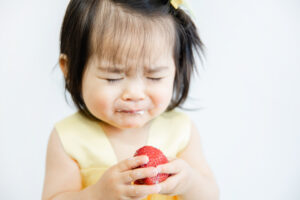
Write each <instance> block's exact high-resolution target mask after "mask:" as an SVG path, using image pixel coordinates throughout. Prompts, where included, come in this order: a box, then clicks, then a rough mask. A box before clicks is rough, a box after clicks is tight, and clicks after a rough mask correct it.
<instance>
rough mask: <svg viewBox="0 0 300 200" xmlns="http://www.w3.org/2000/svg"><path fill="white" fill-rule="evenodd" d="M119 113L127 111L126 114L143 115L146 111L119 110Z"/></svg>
mask: <svg viewBox="0 0 300 200" xmlns="http://www.w3.org/2000/svg"><path fill="white" fill-rule="evenodd" d="M117 112H119V113H125V114H136V115H142V114H144V113H145V111H144V110H117Z"/></svg>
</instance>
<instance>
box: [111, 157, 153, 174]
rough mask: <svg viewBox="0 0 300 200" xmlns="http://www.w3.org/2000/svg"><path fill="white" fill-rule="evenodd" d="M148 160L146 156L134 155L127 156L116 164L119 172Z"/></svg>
mask: <svg viewBox="0 0 300 200" xmlns="http://www.w3.org/2000/svg"><path fill="white" fill-rule="evenodd" d="M148 162H149V158H148V156H136V157H132V158H128V159H126V160H123V161H121V162H120V163H119V164H118V165H117V167H118V169H119V171H120V172H123V171H127V170H130V169H134V168H137V167H139V166H141V165H143V164H146V163H148Z"/></svg>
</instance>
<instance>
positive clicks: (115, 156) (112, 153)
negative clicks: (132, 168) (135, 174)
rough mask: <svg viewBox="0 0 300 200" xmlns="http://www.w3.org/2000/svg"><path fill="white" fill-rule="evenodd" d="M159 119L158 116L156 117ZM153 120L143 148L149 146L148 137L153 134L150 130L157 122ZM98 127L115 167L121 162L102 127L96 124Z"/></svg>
mask: <svg viewBox="0 0 300 200" xmlns="http://www.w3.org/2000/svg"><path fill="white" fill-rule="evenodd" d="M158 117H159V116H158ZM158 117H156V118H154V119H152V122H150V123H151V124H150V125H149V129H148V135H147V139H146V142H145V146H146V145H150V144H149V141H150V137H151V135H152V134H151V133H152V132H153V131H152V129H153V124H154V123H155V121H156V120H157V118H158ZM97 125H98V127H99V128H100V130H101V132H102V133H103V138H104V139H105V140H106V143H107V147H108V148H109V152H108V154H110V155H111V156H112V157H113V160H114V163H112V165H115V164H117V163H119V162H120V161H121V160H118V156H117V154H116V151H115V149H114V147H113V145H112V143H111V141H110V140H109V138H108V136H107V134H106V132H105V131H104V129H103V127H102V126H101V124H100V123H97Z"/></svg>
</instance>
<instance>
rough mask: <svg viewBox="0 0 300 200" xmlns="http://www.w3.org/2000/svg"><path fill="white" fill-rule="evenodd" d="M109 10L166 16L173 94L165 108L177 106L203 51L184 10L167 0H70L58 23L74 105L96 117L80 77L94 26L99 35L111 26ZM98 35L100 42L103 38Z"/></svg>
mask: <svg viewBox="0 0 300 200" xmlns="http://www.w3.org/2000/svg"><path fill="white" fill-rule="evenodd" d="M113 10H114V11H116V12H120V11H122V12H125V13H126V14H127V16H136V17H137V16H138V17H140V18H143V19H145V20H155V19H157V21H159V20H163V19H169V20H170V22H171V24H172V26H173V29H174V31H173V32H174V35H173V36H174V37H173V38H174V40H173V42H174V45H173V57H174V62H175V66H176V72H175V79H174V90H173V96H172V99H171V102H170V104H169V106H168V108H167V111H170V110H173V109H174V108H176V107H181V105H182V104H183V103H184V102H185V100H186V99H187V96H188V93H189V88H190V81H191V75H192V73H194V71H197V68H196V66H195V54H196V53H197V55H198V56H199V57H200V59H201V55H204V50H203V49H204V45H203V43H202V41H201V39H200V37H199V35H198V32H197V28H196V26H195V24H194V22H193V20H192V19H191V18H190V16H189V15H188V14H187V13H185V11H183V10H182V9H180V8H178V9H175V8H174V7H173V6H172V5H171V4H170V1H169V0H71V1H70V3H69V5H68V7H67V10H66V13H65V16H64V20H63V24H62V27H61V35H60V53H61V54H65V55H66V56H67V61H68V62H67V75H66V77H65V89H66V90H67V91H68V92H69V93H70V94H71V97H72V100H73V101H74V103H75V105H76V107H77V108H78V109H79V111H80V112H82V113H83V114H84V115H86V116H87V117H89V118H92V119H97V118H95V117H94V116H93V115H92V114H91V112H90V111H89V110H88V108H87V106H86V105H85V103H84V101H83V98H82V91H81V90H82V77H83V73H84V70H85V66H86V64H87V62H88V59H89V58H90V56H91V55H92V54H93V51H95V48H94V44H93V42H94V41H93V40H92V38H93V37H92V36H93V33H94V32H95V30H96V28H95V27H96V25H97V26H98V27H99V26H101V28H100V33H99V32H97V34H99V35H103V31H105V30H106V29H109V28H111V27H110V25H109V24H108V23H107V20H109V16H108V15H111V14H112V13H113ZM99 16H101V17H102V18H103V19H102V22H103V23H101V20H100V22H99V20H98V18H99ZM116 20H118V19H117V18H116ZM169 24H170V23H169ZM101 39H102V38H101V37H100V40H99V42H100V43H101V42H103V41H101ZM98 47H99V45H98ZM98 47H96V49H97V48H98ZM100 49H101V45H100ZM97 120H99V119H97Z"/></svg>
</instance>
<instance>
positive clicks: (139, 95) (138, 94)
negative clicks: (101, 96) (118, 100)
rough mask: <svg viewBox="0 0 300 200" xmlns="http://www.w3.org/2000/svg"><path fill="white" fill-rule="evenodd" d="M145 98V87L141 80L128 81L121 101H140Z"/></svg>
mask: <svg viewBox="0 0 300 200" xmlns="http://www.w3.org/2000/svg"><path fill="white" fill-rule="evenodd" d="M145 97H146V95H145V87H144V83H143V82H142V80H140V79H135V80H130V81H128V83H127V84H126V85H125V87H124V90H123V93H122V100H123V101H141V100H144V99H145Z"/></svg>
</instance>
